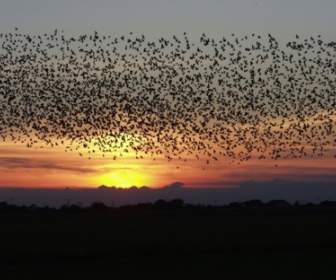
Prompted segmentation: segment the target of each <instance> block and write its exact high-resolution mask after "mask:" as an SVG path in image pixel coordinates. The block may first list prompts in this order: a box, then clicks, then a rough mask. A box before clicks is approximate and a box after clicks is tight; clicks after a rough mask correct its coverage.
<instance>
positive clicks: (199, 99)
mask: <svg viewBox="0 0 336 280" xmlns="http://www.w3.org/2000/svg"><path fill="white" fill-rule="evenodd" d="M0 46H1V47H0V48H1V51H0V62H1V63H0V69H1V71H0V73H1V75H0V106H1V108H0V109H1V110H0V136H1V139H2V140H3V141H4V142H6V141H10V142H18V143H24V144H25V145H26V146H27V147H28V148H31V147H34V146H36V145H40V144H41V143H43V145H45V146H48V147H51V148H55V147H56V146H64V147H65V150H66V151H77V152H78V155H79V156H81V157H85V156H87V158H92V157H96V156H99V155H101V156H107V155H108V154H112V155H113V156H112V159H113V160H117V159H118V158H119V157H122V156H124V155H125V154H128V153H132V152H134V153H135V155H136V158H137V159H142V158H143V157H144V156H145V155H146V156H149V157H152V158H153V159H155V158H157V157H161V156H162V157H164V158H166V159H167V160H168V161H171V160H174V159H178V160H181V159H183V160H186V159H187V158H190V156H192V157H193V158H195V159H196V160H205V163H206V164H209V163H210V162H212V161H218V160H220V159H223V158H224V159H228V160H230V161H232V162H238V163H241V162H244V161H249V160H251V159H253V158H255V159H258V160H265V159H273V160H279V159H288V158H307V157H323V156H327V155H330V154H331V153H332V151H333V150H334V149H335V144H336V140H335V139H336V129H335V122H336V107H335V105H336V93H335V92H336V91H335V88H336V82H335V81H336V79H335V75H336V70H335V58H336V42H332V41H331V42H330V41H325V40H324V39H323V38H322V36H321V35H318V36H316V37H314V36H309V37H307V38H304V37H303V36H300V35H298V34H296V35H295V39H294V40H291V41H288V42H287V43H285V44H279V42H278V39H277V38H276V36H274V35H272V34H267V35H266V36H264V37H262V36H261V35H259V34H256V33H252V34H250V35H245V36H243V37H239V36H238V35H237V34H235V33H231V34H229V35H227V36H225V35H224V36H223V37H222V38H221V39H215V38H211V37H210V36H208V35H207V34H205V33H203V34H201V36H200V38H199V40H196V41H193V40H191V39H190V38H189V35H188V34H187V33H186V32H184V33H183V36H179V35H178V34H173V35H172V36H167V37H161V38H159V39H157V40H155V39H154V40H153V39H152V40H149V39H147V36H146V35H145V34H136V33H135V32H130V33H129V34H125V35H122V36H119V37H113V36H112V35H107V34H100V33H99V32H98V31H94V32H93V33H91V34H80V35H76V36H71V35H67V34H66V33H65V32H64V31H63V30H58V29H55V30H54V32H52V33H44V34H39V33H36V34H34V33H25V32H21V31H20V30H19V29H18V28H15V29H14V31H12V32H7V33H0ZM65 143H66V145H65Z"/></svg>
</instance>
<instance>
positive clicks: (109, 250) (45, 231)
mask: <svg viewBox="0 0 336 280" xmlns="http://www.w3.org/2000/svg"><path fill="white" fill-rule="evenodd" d="M335 218H336V203H332V202H325V203H322V204H319V205H295V206H294V205H289V204H287V203H285V202H283V201H275V202H271V203H268V204H262V203H260V202H258V201H250V202H247V203H240V204H238V203H237V204H232V205H230V206H225V207H203V206H190V205H184V204H183V202H182V201H179V200H175V201H172V202H169V203H168V202H164V201H159V202H157V203H155V204H143V205H137V206H128V207H121V208H107V207H105V206H104V205H103V204H98V203H97V204H94V205H92V206H91V207H89V208H79V207H76V206H66V207H63V208H61V209H58V210H57V209H51V208H36V207H15V206H9V205H7V204H5V203H2V204H0V223H1V224H0V225H1V227H0V242H1V243H0V244H1V245H0V258H1V259H0V261H1V277H0V278H1V279H30V278H31V277H38V276H40V277H42V278H44V279H84V278H91V279H113V278H114V277H116V276H118V275H123V276H128V275H133V276H136V277H138V276H139V277H140V276H142V275H146V277H148V276H151V275H153V276H154V277H156V278H162V277H164V276H168V277H174V278H176V279H178V278H179V276H181V275H185V276H188V277H194V276H203V278H204V279H243V278H244V279H245V278H247V277H252V276H258V277H259V278H268V279H327V277H328V278H330V277H334V275H336V273H335V270H336V266H335V260H336V255H335V253H336V219H335ZM215 275H217V276H216V277H215ZM188 277H187V279H188ZM117 279H119V277H118V278H117Z"/></svg>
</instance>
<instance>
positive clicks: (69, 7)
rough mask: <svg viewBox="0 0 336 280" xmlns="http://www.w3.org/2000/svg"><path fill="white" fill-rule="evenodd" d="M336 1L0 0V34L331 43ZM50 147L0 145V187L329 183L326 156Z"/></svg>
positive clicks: (331, 172)
mask: <svg viewBox="0 0 336 280" xmlns="http://www.w3.org/2000/svg"><path fill="white" fill-rule="evenodd" d="M335 10H336V2H335V1H333V0H321V1H314V0H284V1H278V0H269V1H266V0H227V1H226V0H209V1H201V0H180V1H178V0H173V1H168V0H167V1H164V0H144V1H137V0H113V1H107V0H96V1H88V0H85V1H84V0H67V1H66V0H59V1H51V0H50V1H49V0H31V1H24V0H22V1H19V0H2V1H1V4H0V32H10V31H12V30H13V29H14V27H19V28H20V29H21V30H23V31H26V32H31V33H35V32H51V31H52V30H53V29H55V28H60V29H64V30H65V32H66V33H68V34H78V33H86V32H92V31H94V30H99V31H101V32H104V33H109V34H112V35H117V34H124V33H127V32H130V31H135V32H140V33H145V34H147V35H148V36H152V37H153V38H155V37H156V36H165V35H170V34H179V33H181V32H183V31H186V32H188V33H190V34H191V37H193V36H195V37H197V36H199V34H200V33H202V32H206V33H207V34H211V35H212V36H214V37H216V36H219V35H221V34H223V33H224V34H230V33H232V32H234V33H237V34H242V35H244V34H248V33H251V32H259V33H263V34H265V33H268V32H269V33H272V34H276V35H277V36H278V37H279V38H280V39H282V38H283V39H284V40H286V39H287V38H290V37H293V36H294V35H295V34H296V33H298V34H303V35H308V36H309V35H316V34H322V35H323V36H325V37H326V38H328V39H329V40H336V33H335V31H334V27H335V26H336V17H335V15H334V12H335ZM64 150H65V147H62V146H58V147H57V148H55V147H53V148H51V147H49V148H48V147H44V148H39V147H38V145H36V147H33V148H27V147H26V145H25V144H24V143H23V144H18V143H13V142H11V141H6V142H1V143H0V186H2V187H5V186H6V187H46V188H48V187H49V188H50V187H97V186H99V185H108V186H117V187H123V188H126V187H130V186H137V187H140V186H150V187H161V186H165V185H168V184H170V183H172V182H176V181H180V182H183V183H184V184H185V185H186V186H190V187H216V188H218V187H230V186H238V185H239V184H240V183H241V182H245V181H249V180H255V181H269V180H273V179H275V178H281V179H284V180H294V181H307V180H310V181H312V180H313V181H314V180H315V181H328V182H329V181H330V182H336V175H335V174H336V165H335V158H334V155H333V154H332V153H330V154H327V155H325V156H324V157H322V158H309V159H308V158H307V159H304V158H302V159H295V160H294V159H293V160H284V159H283V160H277V161H274V160H257V159H253V158H252V159H251V160H250V161H248V162H244V163H240V164H238V163H231V162H229V161H228V160H226V159H224V158H222V159H221V158H220V159H219V161H216V162H211V163H210V164H208V165H207V164H206V163H205V162H204V161H197V160H195V159H193V158H190V159H188V160H187V161H178V160H174V161H171V162H168V161H167V160H166V159H163V158H162V159H160V158H157V159H155V160H153V159H152V158H151V157H149V156H145V158H144V159H135V157H134V155H132V154H130V155H124V157H123V158H119V159H117V160H113V155H108V154H107V155H106V156H105V157H104V158H103V157H99V156H97V157H93V158H92V159H88V158H86V157H80V156H79V155H78V153H77V152H71V151H69V152H65V151H64Z"/></svg>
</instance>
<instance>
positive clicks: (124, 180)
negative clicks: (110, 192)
mask: <svg viewBox="0 0 336 280" xmlns="http://www.w3.org/2000/svg"><path fill="white" fill-rule="evenodd" d="M97 181H98V182H99V184H101V185H106V186H115V187H119V188H125V189H126V188H130V187H132V186H135V187H141V186H150V185H151V183H152V180H151V177H150V176H149V175H148V174H145V173H144V172H141V170H137V169H134V168H129V169H128V168H125V169H116V170H114V171H112V172H109V173H106V174H103V175H102V176H100V177H99V178H98V179H97Z"/></svg>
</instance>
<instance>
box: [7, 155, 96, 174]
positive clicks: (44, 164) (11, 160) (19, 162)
mask: <svg viewBox="0 0 336 280" xmlns="http://www.w3.org/2000/svg"><path fill="white" fill-rule="evenodd" d="M0 168H6V169H48V170H59V171H68V172H76V173H95V172H97V170H96V169H94V168H88V167H78V166H69V165H66V164H60V163H56V162H52V161H48V160H36V159H29V158H24V157H0Z"/></svg>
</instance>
